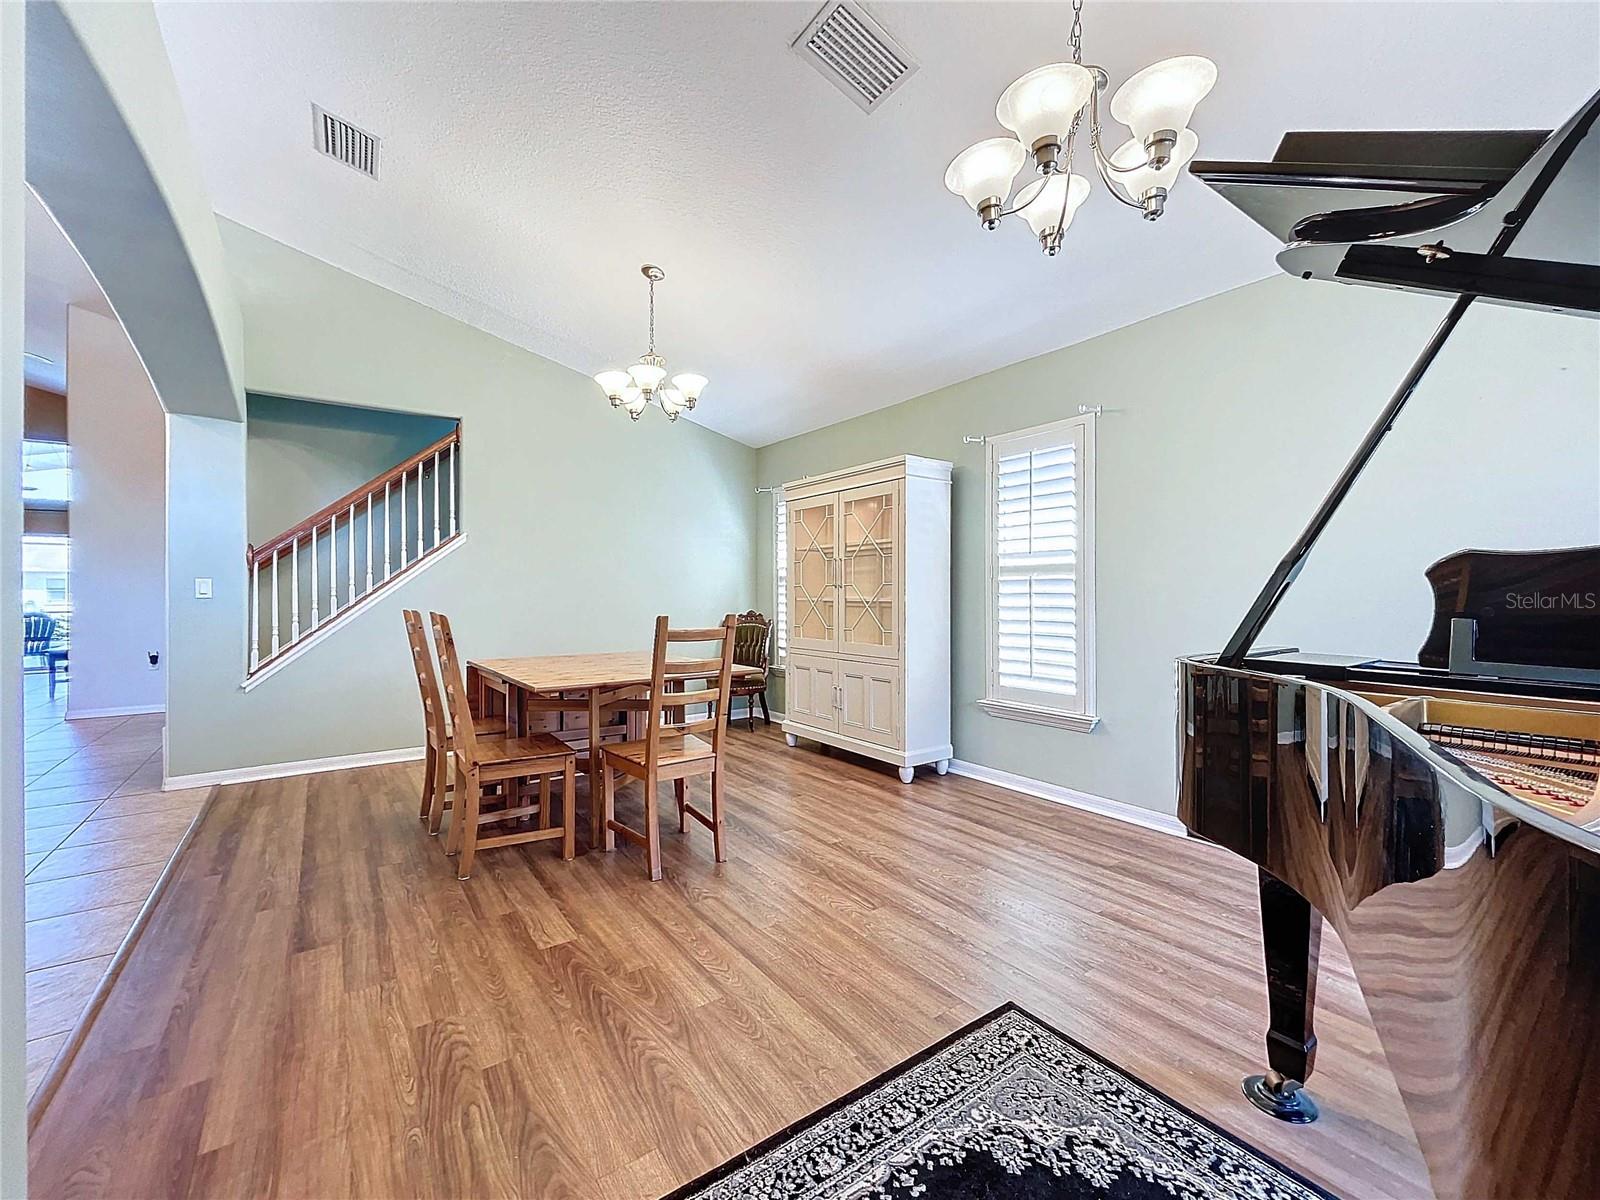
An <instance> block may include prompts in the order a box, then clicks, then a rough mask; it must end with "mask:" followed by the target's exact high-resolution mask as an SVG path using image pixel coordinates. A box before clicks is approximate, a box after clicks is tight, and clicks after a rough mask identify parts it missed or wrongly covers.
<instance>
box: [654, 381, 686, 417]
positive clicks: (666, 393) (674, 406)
mask: <svg viewBox="0 0 1600 1200" xmlns="http://www.w3.org/2000/svg"><path fill="white" fill-rule="evenodd" d="M656 399H657V400H659V401H660V402H661V411H662V412H664V413H666V414H667V415H668V416H676V415H677V414H678V413H680V412H682V411H683V409H684V407H685V405H684V399H683V393H682V392H680V391H679V390H678V389H677V388H675V387H668V388H662V389H661V390H660V391H659V392H657V393H656Z"/></svg>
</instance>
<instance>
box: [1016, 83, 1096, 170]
mask: <svg viewBox="0 0 1600 1200" xmlns="http://www.w3.org/2000/svg"><path fill="white" fill-rule="evenodd" d="M1093 92H1094V76H1092V75H1090V74H1089V72H1088V71H1087V70H1085V69H1084V68H1083V67H1080V66H1078V65H1077V64H1076V63H1051V64H1049V65H1048V66H1044V67H1036V68H1034V69H1033V70H1032V71H1029V72H1028V73H1027V74H1026V75H1024V76H1023V77H1022V78H1021V79H1018V80H1017V81H1016V82H1015V83H1013V84H1012V85H1011V86H1010V87H1008V88H1007V89H1006V90H1005V91H1003V92H1001V93H1000V102H999V103H998V104H996V105H995V106H994V115H995V118H996V119H997V120H998V121H999V122H1000V124H1002V125H1004V126H1005V127H1006V128H1007V129H1009V130H1011V132H1012V133H1014V134H1016V135H1017V140H1018V141H1020V142H1021V143H1022V144H1023V146H1025V147H1026V148H1027V149H1029V150H1032V149H1033V147H1034V144H1035V143H1036V142H1038V141H1039V139H1041V138H1053V139H1054V140H1055V141H1057V142H1063V143H1064V142H1065V141H1066V140H1067V133H1068V132H1069V131H1070V130H1071V129H1072V119H1073V118H1074V117H1076V116H1077V115H1078V113H1079V112H1080V111H1082V109H1083V106H1084V105H1085V104H1087V103H1089V97H1090V95H1091V94H1093Z"/></svg>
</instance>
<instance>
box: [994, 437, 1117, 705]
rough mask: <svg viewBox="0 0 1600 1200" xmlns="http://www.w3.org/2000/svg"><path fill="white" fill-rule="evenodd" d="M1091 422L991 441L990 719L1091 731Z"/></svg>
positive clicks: (1092, 620)
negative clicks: (1004, 719) (1019, 720)
mask: <svg viewBox="0 0 1600 1200" xmlns="http://www.w3.org/2000/svg"><path fill="white" fill-rule="evenodd" d="M1093 421H1094V418H1093V417H1092V416H1085V417H1079V418H1076V419H1074V420H1070V421H1059V422H1056V423H1054V424H1051V425H1046V426H1041V427H1039V428H1037V429H1029V430H1023V431H1022V432H1020V433H1014V434H1007V435H1005V436H1002V437H996V438H990V439H989V442H988V454H989V469H988V485H989V546H988V550H989V571H988V582H989V594H988V608H989V614H988V626H989V628H988V635H989V637H988V662H989V694H988V696H987V697H985V699H984V700H983V701H981V702H980V703H981V705H982V707H983V708H984V709H985V711H987V712H990V713H992V714H993V715H995V716H1004V717H1013V718H1017V719H1021V720H1034V721H1039V722H1042V723H1045V724H1054V725H1061V726H1064V727H1067V728H1076V729H1088V728H1091V727H1092V726H1093V724H1094V720H1095V718H1094V715H1093V714H1094V652H1093V629H1094V612H1093V608H1094V597H1093V581H1094V574H1093V534H1094V530H1093V512H1094V506H1093V492H1094V464H1093V453H1094V442H1093V436H1092V434H1093Z"/></svg>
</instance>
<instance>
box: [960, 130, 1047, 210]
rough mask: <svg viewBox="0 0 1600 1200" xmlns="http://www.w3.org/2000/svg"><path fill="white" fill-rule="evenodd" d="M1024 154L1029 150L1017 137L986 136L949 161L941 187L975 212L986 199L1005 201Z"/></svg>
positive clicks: (1023, 160)
mask: <svg viewBox="0 0 1600 1200" xmlns="http://www.w3.org/2000/svg"><path fill="white" fill-rule="evenodd" d="M1027 157H1028V152H1027V151H1026V150H1024V149H1023V147H1022V143H1021V142H1019V141H1017V139H1016V138H986V139H985V140H983V141H981V142H978V143H976V144H974V145H971V146H968V147H967V148H966V149H965V150H963V151H962V152H961V153H960V154H958V155H956V156H955V158H953V159H951V160H950V165H949V166H948V167H946V168H945V172H944V186H945V187H947V188H949V189H950V190H951V191H952V192H954V193H955V194H956V195H958V196H960V197H961V198H962V199H963V200H965V201H966V202H967V204H968V205H969V206H970V207H971V208H972V211H973V212H977V211H978V206H979V205H980V204H982V203H983V202H984V201H985V200H990V199H993V198H995V197H998V198H999V199H1001V200H1004V199H1005V198H1006V197H1007V196H1009V195H1010V194H1011V182H1012V180H1014V179H1016V177H1017V172H1018V171H1020V170H1022V164H1023V163H1024V162H1025V161H1027Z"/></svg>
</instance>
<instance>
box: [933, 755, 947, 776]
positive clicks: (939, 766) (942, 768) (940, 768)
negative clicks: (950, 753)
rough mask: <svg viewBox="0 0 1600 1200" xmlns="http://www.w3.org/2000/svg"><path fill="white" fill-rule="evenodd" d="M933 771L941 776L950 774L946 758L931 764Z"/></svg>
mask: <svg viewBox="0 0 1600 1200" xmlns="http://www.w3.org/2000/svg"><path fill="white" fill-rule="evenodd" d="M933 769H934V770H935V771H937V772H939V774H941V775H948V774H950V760H949V759H948V758H941V759H940V760H939V761H938V762H936V763H934V764H933Z"/></svg>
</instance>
